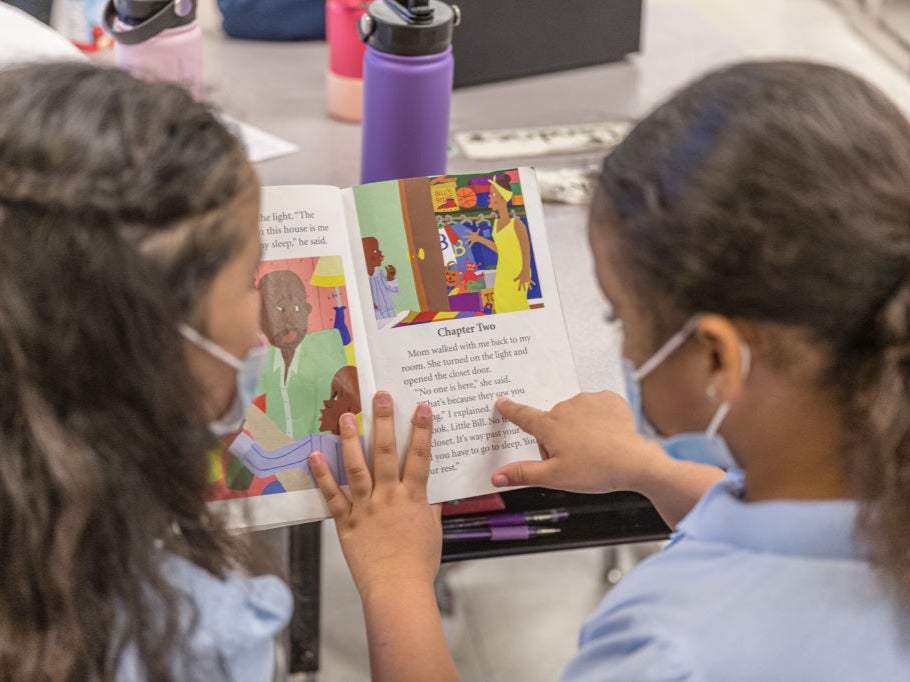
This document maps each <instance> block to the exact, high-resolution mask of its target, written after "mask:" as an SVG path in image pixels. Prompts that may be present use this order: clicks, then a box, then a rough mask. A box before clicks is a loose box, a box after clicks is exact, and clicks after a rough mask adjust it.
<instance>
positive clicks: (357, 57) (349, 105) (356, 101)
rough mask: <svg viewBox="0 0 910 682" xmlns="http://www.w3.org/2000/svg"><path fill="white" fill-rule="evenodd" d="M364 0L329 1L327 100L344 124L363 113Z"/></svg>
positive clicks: (334, 113) (331, 109)
mask: <svg viewBox="0 0 910 682" xmlns="http://www.w3.org/2000/svg"><path fill="white" fill-rule="evenodd" d="M369 4H370V3H369V2H364V1H363V0H326V6H325V39H326V42H328V44H329V71H328V74H326V99H327V101H328V109H329V113H330V114H331V115H332V116H334V117H335V118H340V119H341V120H343V121H359V120H360V117H361V115H362V114H363V52H364V50H365V49H366V45H364V44H363V42H362V41H361V40H360V35H359V34H358V33H357V22H358V21H360V17H361V16H363V14H364V12H366V11H367V6H368V5H369Z"/></svg>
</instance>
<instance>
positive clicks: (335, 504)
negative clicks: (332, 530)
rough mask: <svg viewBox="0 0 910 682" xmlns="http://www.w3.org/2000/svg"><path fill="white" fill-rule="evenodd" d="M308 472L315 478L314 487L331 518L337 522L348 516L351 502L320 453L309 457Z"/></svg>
mask: <svg viewBox="0 0 910 682" xmlns="http://www.w3.org/2000/svg"><path fill="white" fill-rule="evenodd" d="M310 471H312V472H313V476H315V477H316V485H318V486H319V490H320V492H322V496H323V498H325V504H326V506H327V507H328V508H329V513H331V514H332V517H333V518H334V519H335V520H336V521H338V520H340V519H343V518H344V517H346V516H347V515H348V514H350V512H351V502H350V500H348V497H347V495H345V494H344V491H343V490H342V489H341V486H339V485H338V481H336V480H335V476H334V475H332V470H331V469H330V468H329V465H328V462H326V461H325V457H323V456H322V453H321V452H314V453H312V454H311V455H310Z"/></svg>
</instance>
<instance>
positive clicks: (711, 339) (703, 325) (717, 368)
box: [694, 314, 751, 403]
mask: <svg viewBox="0 0 910 682" xmlns="http://www.w3.org/2000/svg"><path fill="white" fill-rule="evenodd" d="M694 336H695V338H696V339H698V341H699V342H700V343H702V344H703V345H704V346H705V347H706V348H707V349H708V351H709V352H710V353H711V358H712V362H711V374H710V378H709V384H708V386H706V387H705V390H706V392H707V393H708V394H709V395H711V396H712V399H716V401H717V402H718V403H724V402H733V401H734V400H736V399H737V398H739V396H740V395H741V394H742V392H743V389H744V387H745V383H746V378H747V377H748V374H749V369H750V364H751V354H750V352H749V347H748V345H747V344H746V342H745V341H744V340H743V337H742V335H741V334H740V332H739V330H738V329H737V327H736V325H734V324H733V322H732V321H731V320H730V318H728V317H725V316H723V315H714V314H708V315H704V316H703V317H701V318H699V320H698V322H697V323H696V325H695V331H694Z"/></svg>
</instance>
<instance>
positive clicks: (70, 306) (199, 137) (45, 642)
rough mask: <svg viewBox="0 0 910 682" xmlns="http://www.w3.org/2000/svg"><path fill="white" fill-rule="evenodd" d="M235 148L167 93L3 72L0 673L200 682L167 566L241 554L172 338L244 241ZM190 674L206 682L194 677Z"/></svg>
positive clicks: (121, 76)
mask: <svg viewBox="0 0 910 682" xmlns="http://www.w3.org/2000/svg"><path fill="white" fill-rule="evenodd" d="M252 177H253V175H252V171H251V169H250V167H249V165H248V164H247V162H246V160H245V157H244V153H243V149H242V147H241V145H240V143H239V142H238V140H237V139H236V138H235V137H234V136H233V135H232V134H231V133H230V132H229V131H228V130H226V129H225V128H224V126H223V125H222V124H221V123H220V122H219V121H218V120H217V118H216V117H215V116H214V115H213V113H212V111H210V110H209V109H208V108H207V107H206V106H204V105H202V104H199V103H197V102H196V101H194V100H193V99H192V98H191V97H190V96H189V95H188V94H187V93H186V92H185V91H183V90H182V89H181V88H179V87H177V86H173V85H165V84H149V83H144V82H141V81H138V80H136V79H134V78H132V77H130V76H128V75H127V74H125V73H123V72H120V71H117V70H110V69H102V68H97V67H93V66H90V65H83V64H46V65H33V66H24V67H18V68H14V69H9V70H5V71H0V241H2V243H3V248H2V249H0V395H2V396H3V399H2V400H0V546H2V547H3V548H4V553H3V558H2V559H0V679H2V680H10V681H12V680H15V681H17V682H19V681H21V680H46V681H48V682H64V681H66V682H69V681H72V682H75V681H77V680H79V681H84V680H98V681H99V682H103V681H109V680H113V679H114V678H115V675H116V671H117V667H118V665H120V660H121V658H122V654H123V652H124V650H125V648H126V647H127V646H129V647H131V648H132V647H134V648H135V652H136V658H137V659H138V661H139V663H140V667H141V668H142V669H143V672H144V673H145V678H146V679H149V680H156V681H164V682H169V681H171V680H174V679H176V678H177V677H179V678H180V679H198V678H199V677H200V675H201V673H198V674H197V673H194V672H193V668H192V664H193V660H192V656H191V655H190V652H189V651H188V650H187V646H186V640H187V636H186V635H187V632H188V630H189V629H191V628H192V627H193V626H194V622H193V621H194V618H192V617H191V618H189V619H187V617H186V615H187V614H190V615H193V614H195V609H194V607H193V605H192V600H191V599H190V598H189V595H186V594H183V593H182V592H181V591H180V590H179V588H177V587H175V586H173V585H171V584H169V583H168V582H167V581H166V580H165V579H164V578H163V577H162V575H161V572H160V570H159V569H160V565H161V562H162V559H163V556H165V555H168V554H170V555H174V554H176V555H178V556H182V557H185V558H187V559H188V560H189V561H191V562H193V563H194V564H196V565H198V566H201V567H203V568H205V569H206V570H208V571H210V572H211V573H213V574H215V575H223V573H224V571H225V570H226V569H227V568H228V567H229V566H234V565H236V562H238V561H241V562H242V561H243V555H242V552H241V551H240V549H239V548H238V547H236V546H235V543H234V542H233V541H232V540H231V539H230V538H229V537H228V536H227V534H226V533H225V532H224V531H223V530H222V529H221V527H220V526H219V524H218V522H217V521H216V520H215V519H213V518H212V517H210V516H209V514H208V512H207V509H206V505H205V502H204V501H203V497H202V495H203V489H204V486H205V482H206V468H207V461H208V460H207V452H208V451H209V449H210V448H211V447H212V445H213V442H212V439H211V436H210V435H209V433H208V431H207V429H206V427H205V421H206V420H205V417H204V414H203V408H202V406H201V405H200V391H199V388H198V387H197V386H195V385H194V383H193V381H192V380H190V379H189V378H188V377H189V376H190V372H189V368H188V366H187V362H186V358H185V355H184V347H183V343H182V341H181V339H180V337H179V335H178V333H177V328H176V326H177V323H178V322H180V321H181V320H192V319H193V318H194V316H196V317H198V315H199V314H200V312H199V311H200V309H201V305H200V304H201V300H202V298H203V297H204V296H205V293H206V290H207V286H208V285H209V283H210V282H211V280H212V278H213V277H214V275H215V274H216V273H217V272H218V271H219V269H220V268H221V267H222V266H223V264H224V263H225V262H226V261H227V260H228V259H229V258H230V257H231V256H232V255H233V254H235V253H237V252H238V250H239V248H240V239H239V237H235V236H231V235H234V234H239V232H238V231H237V230H227V229H225V225H227V224H230V221H231V209H232V205H233V202H234V200H235V199H236V198H237V197H238V196H239V195H241V194H242V192H243V188H244V187H245V186H246V183H248V182H249V181H250V178H252ZM206 675H207V677H206V679H211V677H210V675H211V671H210V670H209V671H207V673H206Z"/></svg>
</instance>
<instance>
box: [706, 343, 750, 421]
mask: <svg viewBox="0 0 910 682" xmlns="http://www.w3.org/2000/svg"><path fill="white" fill-rule="evenodd" d="M739 352H740V354H741V355H742V360H741V363H742V372H741V375H742V379H743V381H745V380H746V379H748V378H749V372H750V371H751V369H752V351H751V350H749V344H747V343H746V342H745V341H740V342H739ZM731 407H733V404H732V403H731V402H730V401H729V400H725V401H724V402H722V403H721V404H720V405H718V406H717V411H716V412H715V413H714V416H713V417H711V423H710V424H708V428H707V429H705V435H706V436H708V437H709V438H713V437H714V436H716V435H717V431H718V429H720V425H721V423H723V421H724V419H725V418H726V416H727V414H728V413H729V412H730V408H731Z"/></svg>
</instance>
